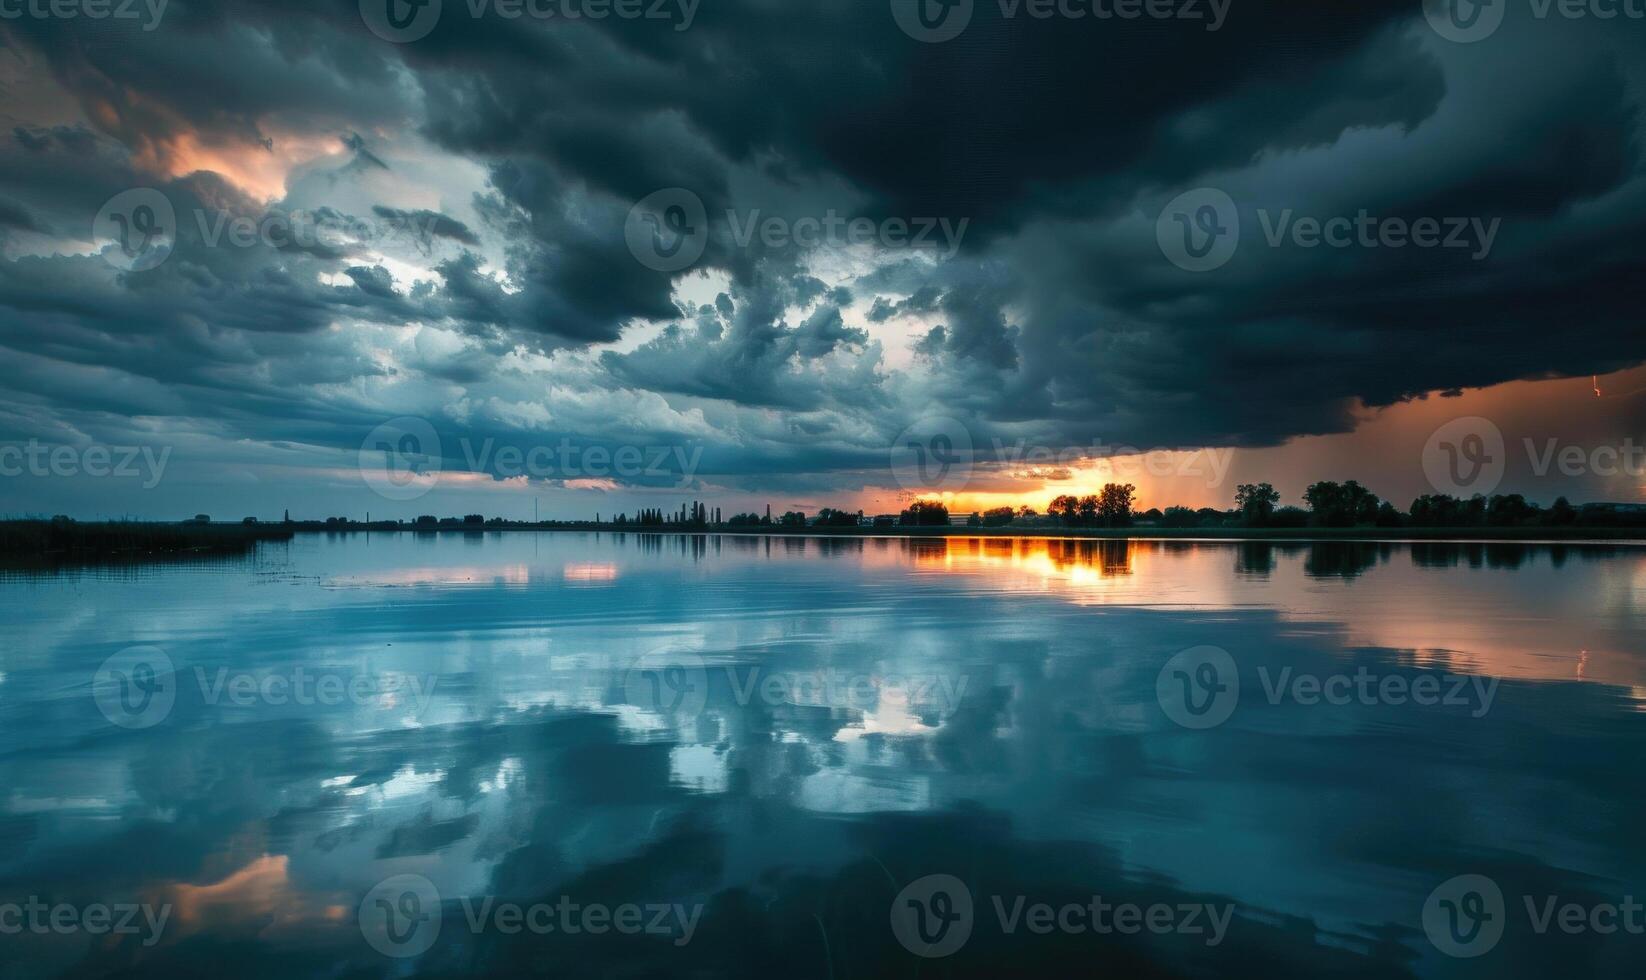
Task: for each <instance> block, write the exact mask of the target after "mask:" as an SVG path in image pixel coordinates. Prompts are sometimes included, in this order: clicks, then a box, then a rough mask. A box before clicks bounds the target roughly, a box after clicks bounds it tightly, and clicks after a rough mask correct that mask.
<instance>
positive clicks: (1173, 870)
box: [0, 532, 1646, 978]
mask: <svg viewBox="0 0 1646 980" xmlns="http://www.w3.org/2000/svg"><path fill="white" fill-rule="evenodd" d="M0 658H3V659H0V975H3V976H57V975H73V976H94V975H107V974H120V975H123V976H142V977H148V976H155V977H162V976H163V977H176V976H182V975H192V974H196V973H202V972H204V971H206V970H208V969H212V968H213V965H214V964H221V963H223V962H224V961H225V960H226V961H227V962H230V963H232V964H234V969H235V970H236V972H237V973H241V974H244V975H247V976H270V977H283V978H289V977H305V976H416V975H430V976H433V975H438V976H445V977H451V976H463V975H517V974H522V973H525V974H544V975H555V976H568V977H569V976H591V977H593V976H602V977H604V976H747V977H767V976H772V975H781V976H786V977H796V978H800V977H807V978H809V977H818V978H846V977H863V976H871V977H872V976H887V977H891V976H898V977H907V976H916V975H925V976H979V977H983V976H989V977H995V976H1002V975H1014V974H1016V975H1033V974H1045V973H1057V974H1077V975H1082V974H1102V975H1106V976H1128V977H1129V976H1155V975H1172V976H1180V975H1219V976H1228V975H1252V976H1271V975H1274V974H1275V973H1276V972H1278V971H1280V970H1285V971H1288V972H1298V973H1305V972H1313V973H1327V972H1331V973H1352V974H1360V975H1366V976H1404V975H1417V976H1444V977H1454V976H1455V977H1466V976H1488V975H1490V976H1505V975H1508V976H1527V977H1532V976H1549V975H1557V974H1558V975H1576V974H1612V973H1616V974H1622V973H1624V972H1629V973H1633V972H1635V971H1636V970H1637V968H1638V963H1639V962H1640V959H1641V955H1642V954H1643V953H1646V935H1643V932H1646V912H1643V910H1642V909H1641V906H1640V902H1639V901H1638V899H1637V896H1641V897H1646V891H1642V883H1643V882H1646V877H1643V871H1646V847H1643V846H1642V836H1643V835H1642V826H1643V824H1642V819H1641V818H1642V812H1643V811H1642V805H1641V804H1642V800H1643V798H1646V795H1643V792H1642V790H1643V776H1642V773H1643V771H1646V770H1643V767H1642V764H1641V760H1642V759H1643V758H1646V716H1643V714H1642V706H1643V703H1646V548H1640V547H1635V546H1630V545H1523V544H1490V543H1468V544H1432V543H1422V544H1400V543H1330V544H1298V543H1284V544H1280V543H1275V544H1268V543H1250V542H1248V543H1232V542H1188V541H1171V542H1162V541H1133V542H1125V541H1093V540H1086V541H1062V540H1047V539H1011V538H985V539H961V538H950V539H913V540H910V539H897V538H872V539H861V538H843V539H842V538H821V539H808V538H799V537H759V536H730V535H726V536H716V535H700V536H690V535H648V534H626V535H625V534H609V533H606V534H592V533H591V534H573V533H507V532H505V533H484V534H479V533H476V534H469V535H463V534H439V535H434V534H428V535H412V534H370V535H367V534H348V535H342V534H340V535H318V534H316V535H300V536H298V537H297V538H296V539H294V540H293V541H292V542H290V543H289V544H274V545H263V546H261V547H260V550H259V551H258V552H257V555H256V556H255V557H254V558H252V559H247V560H242V561H234V562H227V563H222V564H210V565H191V566H154V567H144V568H139V569H122V570H105V571H82V572H61V573H58V574H53V575H12V576H10V577H7V578H4V579H0Z"/></svg>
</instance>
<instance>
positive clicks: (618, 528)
mask: <svg viewBox="0 0 1646 980" xmlns="http://www.w3.org/2000/svg"><path fill="white" fill-rule="evenodd" d="M211 526H212V527H215V528H236V527H241V526H242V525H229V524H222V525H211ZM244 527H246V528H247V529H248V530H250V529H252V528H260V529H262V530H263V531H264V532H267V531H269V530H271V529H284V530H288V531H290V532H292V533H295V534H324V533H328V532H329V533H333V534H336V533H342V532H380V533H392V532H398V533H402V534H481V533H486V532H493V531H496V532H511V533H519V532H529V531H539V532H556V533H590V532H607V533H612V534H680V535H710V534H713V535H740V536H745V537H781V538H1065V539H1072V540H1079V539H1092V540H1107V541H1149V540H1160V541H1192V540H1204V541H1295V542H1300V543H1307V542H1310V541H1386V542H1401V541H1459V542H1477V541H1478V542H1490V541H1502V542H1512V543H1522V544H1531V543H1536V542H1539V541H1548V542H1551V543H1555V544H1568V543H1572V542H1578V541H1585V540H1593V541H1598V542H1612V541H1642V542H1646V527H1580V526H1571V527H1450V528H1446V527H1402V528H1387V527H1346V528H1332V527H1285V528H1261V527H1221V528H1212V527H1185V528H1173V527H1135V526H1134V527H1127V528H1107V527H965V526H962V525H949V526H947V527H944V526H935V527H919V526H914V527H903V526H901V525H898V526H893V527H878V528H875V527H804V528H800V527H780V526H777V525H741V526H732V525H726V524H720V525H713V524H711V525H707V526H704V527H692V526H682V525H678V524H669V525H662V526H652V527H641V526H638V525H634V524H609V523H600V524H596V523H594V522H592V521H582V522H551V521H542V522H538V523H535V524H534V523H531V522H530V521H520V522H510V523H507V524H478V525H444V526H440V527H413V526H411V525H409V524H395V523H391V522H385V521H374V522H372V523H370V524H367V523H365V522H351V523H348V524H335V525H326V524H323V523H321V522H318V521H294V522H292V523H291V524H261V525H244Z"/></svg>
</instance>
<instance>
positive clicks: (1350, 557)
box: [1303, 541, 1395, 579]
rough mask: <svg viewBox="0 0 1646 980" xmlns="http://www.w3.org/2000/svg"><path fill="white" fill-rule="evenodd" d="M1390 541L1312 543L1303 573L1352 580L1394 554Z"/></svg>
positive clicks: (1310, 575)
mask: <svg viewBox="0 0 1646 980" xmlns="http://www.w3.org/2000/svg"><path fill="white" fill-rule="evenodd" d="M1394 549H1395V546H1394V545H1393V544H1391V543H1389V542H1387V541H1317V542H1315V543H1313V544H1311V545H1309V554H1308V557H1306V558H1305V559H1304V560H1303V573H1304V574H1305V575H1308V576H1309V577H1310V578H1344V579H1352V578H1355V577H1357V576H1359V575H1360V574H1361V573H1362V572H1364V571H1366V569H1368V568H1371V567H1372V566H1373V565H1376V564H1378V563H1379V562H1386V561H1388V560H1389V556H1390V555H1392V554H1394Z"/></svg>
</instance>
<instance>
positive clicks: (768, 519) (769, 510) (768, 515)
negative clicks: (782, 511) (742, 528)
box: [766, 504, 772, 524]
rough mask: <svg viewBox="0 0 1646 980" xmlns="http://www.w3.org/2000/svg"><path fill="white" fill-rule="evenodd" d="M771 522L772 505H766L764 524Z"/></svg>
mask: <svg viewBox="0 0 1646 980" xmlns="http://www.w3.org/2000/svg"><path fill="white" fill-rule="evenodd" d="M771 522H772V505H771V504H767V505H766V523H767V524H770V523H771Z"/></svg>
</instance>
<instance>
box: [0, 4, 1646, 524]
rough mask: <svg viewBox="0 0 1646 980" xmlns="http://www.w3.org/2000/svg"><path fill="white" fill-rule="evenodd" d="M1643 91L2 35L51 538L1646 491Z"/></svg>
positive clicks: (1540, 82) (1580, 65) (1423, 69)
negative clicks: (174, 529)
mask: <svg viewBox="0 0 1646 980" xmlns="http://www.w3.org/2000/svg"><path fill="white" fill-rule="evenodd" d="M1476 15H1478V16H1476ZM1643 72H1646V7H1641V6H1639V5H1631V4H1630V3H1628V2H1620V3H1613V2H1612V0H1593V2H1581V3H1567V4H1562V5H1551V4H1546V3H1542V2H1540V0H1490V2H1488V3H1486V4H1483V5H1476V4H1474V3H1472V2H1469V0H1428V2H1427V5H1425V3H1424V2H1421V0H1402V2H1382V0H1364V2H1357V3H1354V4H1321V3H1318V2H1295V3H1293V2H1268V3H1262V4H1258V3H1243V2H1242V0H1218V2H1217V3H1213V2H1211V0H1150V2H1149V3H1148V4H1143V3H1139V2H1132V0H1058V2H1056V3H1052V2H1047V0H953V2H949V3H946V4H945V3H938V2H937V0H810V2H806V3H793V2H789V0H518V2H517V0H417V2H408V0H325V2H322V0H268V2H251V0H217V2H212V3H202V2H186V0H167V2H161V0H140V2H128V0H116V2H113V3H100V2H99V0H58V2H56V3H44V2H41V0H0V352H3V356H0V515H10V516H21V515H27V514H55V513H66V514H69V515H71V516H76V517H83V518H95V517H104V516H119V515H133V516H140V517H145V518H161V519H175V518H179V517H184V516H190V515H193V514H195V513H201V512H205V513H210V514H212V515H213V516H214V517H216V518H218V519H239V518H240V517H242V516H258V517H261V518H264V519H268V518H277V517H279V516H280V515H281V514H282V513H284V512H286V511H288V510H289V511H290V512H291V514H292V516H294V517H321V516H327V515H346V516H350V517H357V518H358V517H364V516H366V515H367V514H368V513H369V514H371V515H372V516H373V517H378V518H384V517H399V518H409V517H412V516H415V515H417V514H422V513H436V514H455V513H476V512H477V513H483V514H486V515H488V516H491V515H500V516H505V517H511V518H529V517H531V516H532V514H533V513H534V512H535V513H538V514H540V515H541V516H543V517H545V518H548V517H555V518H589V517H593V516H594V515H595V514H601V515H607V516H609V515H611V514H614V513H618V512H625V511H626V512H632V511H634V510H635V509H637V508H640V507H658V508H662V509H664V510H666V511H673V510H675V509H677V508H678V507H679V506H680V504H681V503H682V502H683V501H686V500H703V501H705V502H707V503H708V504H710V505H711V506H719V507H721V508H722V510H723V512H724V513H726V514H731V513H733V512H735V511H739V510H745V509H746V510H755V511H763V510H764V508H765V506H767V505H768V504H769V505H770V506H771V507H772V508H773V510H774V511H777V512H781V511H784V510H789V509H802V510H806V511H808V512H811V511H815V510H816V509H817V508H818V507H821V506H836V507H844V508H847V509H864V510H867V511H869V512H872V513H879V512H888V511H895V510H897V509H899V508H900V507H901V506H903V505H905V504H906V503H907V502H908V501H909V500H911V499H913V498H915V497H916V496H930V495H942V496H944V497H945V499H947V500H949V502H950V504H951V509H959V510H962V511H966V510H972V509H981V508H983V507H989V506H999V505H1003V504H1018V503H1026V504H1029V505H1031V506H1035V507H1039V508H1043V507H1044V505H1045V503H1046V502H1047V501H1048V500H1050V498H1051V497H1053V496H1055V495H1058V494H1062V493H1077V494H1079V493H1090V492H1094V491H1095V490H1096V489H1097V488H1098V487H1099V486H1101V484H1102V483H1104V482H1106V481H1108V480H1119V481H1121V482H1130V483H1133V484H1134V485H1136V486H1137V487H1138V497H1139V505H1140V506H1142V507H1146V506H1165V505H1168V504H1185V505H1189V506H1222V507H1226V506H1230V505H1231V503H1232V500H1233V496H1234V492H1235V488H1236V486H1237V485H1238V484H1239V483H1242V482H1255V481H1267V482H1271V483H1273V484H1274V485H1275V486H1276V487H1277V488H1278V489H1279V490H1280V491H1281V493H1282V496H1283V502H1286V503H1297V502H1299V498H1300V496H1301V494H1302V491H1303V489H1304V488H1305V487H1306V486H1307V485H1308V484H1309V483H1311V482H1313V481H1315V480H1318V479H1339V480H1341V479H1351V478H1352V479H1358V480H1360V481H1361V482H1362V483H1364V484H1365V485H1367V486H1368V487H1369V488H1370V489H1372V490H1373V491H1374V492H1376V493H1378V494H1380V495H1382V496H1384V497H1385V498H1387V499H1390V500H1392V501H1394V502H1395V503H1396V504H1397V505H1399V506H1402V507H1404V506H1406V505H1407V504H1409V502H1410V501H1411V499H1412V498H1413V497H1415V496H1417V495H1418V494H1422V493H1432V492H1454V493H1461V494H1463V495H1467V494H1468V493H1472V492H1485V493H1491V492H1523V493H1526V494H1528V495H1529V496H1531V497H1533V498H1534V499H1539V500H1543V501H1548V500H1552V499H1553V497H1555V496H1556V495H1566V496H1568V497H1569V498H1571V499H1572V500H1573V501H1575V502H1585V501H1597V500H1610V501H1628V502H1633V501H1641V500H1646V428H1643V426H1642V425H1641V423H1642V421H1646V372H1643V371H1641V370H1639V369H1638V368H1637V366H1638V365H1641V364H1642V363H1643V362H1646V331H1643V330H1642V329H1641V323H1640V317H1639V310H1640V308H1641V305H1642V304H1641V300H1642V292H1643V287H1642V282H1643V281H1646V277H1643V276H1641V274H1640V269H1641V268H1642V265H1643V262H1642V260H1643V258H1646V238H1643V236H1642V234H1641V232H1642V231H1643V230H1646V182H1643V181H1642V164H1641V154H1640V146H1639V143H1640V140H1639V133H1638V130H1639V126H1638V116H1639V111H1640V106H1641V104H1642V97H1643V95H1646V77H1643ZM1637 440H1638V441H1639V443H1640V445H1638V446H1637V445H1636V441H1637ZM534 509H535V510H534Z"/></svg>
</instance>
